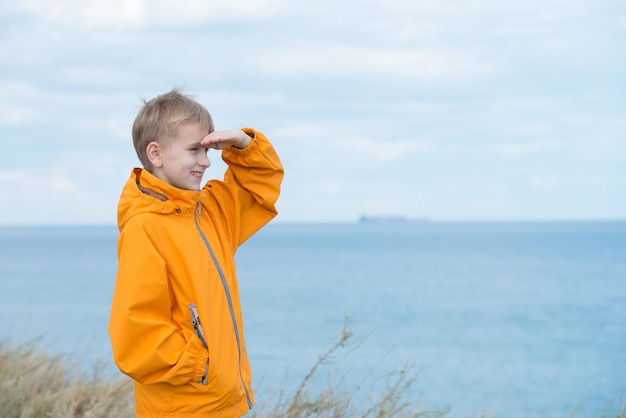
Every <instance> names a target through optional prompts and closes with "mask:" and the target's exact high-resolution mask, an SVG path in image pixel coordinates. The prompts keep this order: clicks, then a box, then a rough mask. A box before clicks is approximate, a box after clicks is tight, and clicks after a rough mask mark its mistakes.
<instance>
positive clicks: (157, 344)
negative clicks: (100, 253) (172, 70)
mask: <svg viewBox="0 0 626 418" xmlns="http://www.w3.org/2000/svg"><path fill="white" fill-rule="evenodd" d="M132 134H133V143H134V146H135V150H136V151H137V155H138V157H139V160H140V161H141V163H142V165H143V169H141V168H135V169H133V170H132V172H131V175H130V179H129V180H128V181H127V183H126V185H125V186H124V188H123V191H122V194H121V197H120V201H119V205H118V226H119V230H120V236H119V240H118V270H117V278H116V283H115V289H114V293H113V302H112V308H111V317H110V321H109V335H110V338H111V345H112V348H113V357H114V360H115V363H116V364H117V366H118V367H119V369H120V370H121V371H122V372H123V373H125V374H127V375H128V376H130V377H132V378H133V379H134V381H135V384H134V387H135V406H136V411H137V417H139V418H141V417H150V418H154V417H192V416H193V417H211V418H213V417H238V416H241V415H243V414H245V413H246V412H247V411H249V410H250V408H252V405H253V403H254V395H253V392H252V388H251V387H250V384H251V372H250V365H249V362H248V356H247V353H246V346H245V341H244V337H243V321H242V315H241V307H240V304H239V292H238V287H237V280H236V277H235V263H234V254H235V251H236V249H237V247H238V246H239V245H240V244H242V243H243V242H244V241H245V240H246V239H248V238H249V237H250V236H251V235H252V234H254V233H255V232H256V231H257V230H258V229H260V228H261V227H262V226H263V225H264V224H266V223H267V222H268V221H270V220H271V219H272V218H273V217H274V216H275V215H276V213H277V212H276V209H275V206H274V204H275V202H276V200H277V199H278V195H279V192H280V183H281V180H282V177H283V168H282V165H281V162H280V160H279V158H278V156H277V154H276V152H275V151H274V149H273V147H272V146H271V144H270V143H269V141H268V140H267V139H266V138H265V136H264V135H263V134H261V133H260V132H257V131H255V130H253V129H250V128H244V129H242V130H233V131H214V130H213V121H212V119H211V116H210V114H209V112H208V111H207V110H206V109H205V108H204V107H203V106H201V105H200V104H198V103H197V102H195V101H194V100H192V99H191V98H190V97H189V96H185V95H183V94H182V93H181V92H180V91H178V90H172V91H170V92H169V93H166V94H163V95H161V96H158V97H156V98H154V99H152V100H150V101H148V102H146V103H145V104H144V106H143V107H142V109H141V110H140V111H139V113H138V115H137V117H136V119H135V122H134V124H133V132H132ZM209 148H213V149H221V150H223V151H222V159H223V160H224V161H225V162H226V164H227V165H228V169H227V170H226V173H225V174H224V180H223V181H217V180H211V181H209V182H207V183H206V184H205V185H204V187H202V188H201V182H202V176H203V174H204V172H205V170H206V169H207V168H208V167H209V166H210V162H209V159H208V156H207V151H208V149H209Z"/></svg>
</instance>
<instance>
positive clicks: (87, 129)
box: [0, 0, 626, 225]
mask: <svg viewBox="0 0 626 418" xmlns="http://www.w3.org/2000/svg"><path fill="white" fill-rule="evenodd" d="M174 87H183V88H184V92H185V93H187V94H190V95H193V96H194V97H195V98H196V100H198V101H199V102H200V103H202V104H203V105H204V106H205V107H206V108H207V109H208V110H209V111H210V112H211V114H212V116H213V119H214V121H215V125H216V129H234V128H240V127H245V126H251V127H253V128H255V129H257V130H259V131H261V132H263V133H265V134H266V135H267V136H268V137H269V138H270V140H271V141H272V143H273V144H274V146H275V147H276V149H277V151H278V152H279V155H280V156H281V160H282V162H283V164H284V166H285V179H284V182H283V187H282V194H281V197H280V200H279V202H278V205H277V207H278V210H279V215H278V217H277V218H276V222H356V221H357V220H358V219H359V217H360V216H362V215H367V216H404V217H408V218H420V219H421V218H424V217H426V218H429V219H431V220H433V221H444V222H445V221H509V220H520V221H527V220H530V221H534V220H540V221H544V220H612V219H625V218H626V3H625V2H623V1H621V0H619V1H618V0H615V1H612V0H607V1H604V0H567V1H566V0H509V1H501V0H438V1H432V0H429V1H425V0H360V1H356V0H332V1H329V0H318V1H309V0H306V1H305V0H227V1H221V0H220V1H211V0H208V1H207V0H176V1H159V0H154V1H145V0H111V1H107V2H103V1H92V0H76V1H74V0H57V1H54V2H50V1H47V0H22V1H20V2H14V1H8V0H0V144H1V145H2V152H0V196H2V197H1V203H0V225H26V224H115V222H116V206H117V201H118V198H119V194H120V191H121V188H122V186H123V184H124V182H125V181H126V179H127V178H128V177H129V175H130V171H131V169H132V168H133V167H135V166H138V165H139V161H138V159H137V157H136V154H135V152H134V149H133V147H132V140H131V135H130V130H131V126H132V123H133V120H134V118H135V116H136V114H137V111H138V110H139V108H140V106H141V104H142V99H151V98H153V97H155V96H157V95H159V94H161V93H164V92H167V91H169V90H171V89H172V88H174ZM209 156H210V158H211V160H212V163H213V166H212V167H211V168H210V169H209V173H208V175H207V176H206V177H205V180H208V178H209V177H216V178H220V177H221V176H222V173H223V170H224V167H225V166H224V165H223V163H221V161H220V156H219V152H218V151H210V152H209Z"/></svg>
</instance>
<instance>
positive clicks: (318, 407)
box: [0, 321, 626, 418]
mask: <svg viewBox="0 0 626 418" xmlns="http://www.w3.org/2000/svg"><path fill="white" fill-rule="evenodd" d="M362 341H363V339H356V342H355V338H354V335H353V332H352V330H351V327H350V326H349V324H348V321H346V325H345V326H344V329H343V331H342V332H341V334H340V335H339V337H338V338H337V340H336V342H335V343H333V344H332V345H331V346H330V348H328V349H327V350H326V351H324V352H323V353H322V354H321V355H320V357H319V359H318V361H317V362H316V363H315V364H314V365H313V367H312V368H311V369H310V371H309V373H308V374H307V375H306V376H304V378H303V379H302V381H301V383H300V385H299V386H298V387H297V389H296V390H295V392H294V394H293V395H289V396H286V395H285V392H284V391H281V392H279V395H278V396H277V397H276V399H275V400H272V401H270V402H269V403H266V404H263V405H257V406H256V407H255V409H254V410H253V411H252V412H251V413H250V414H249V417H251V418H266V417H272V418H308V417H315V418H414V417H433V418H434V417H444V416H446V415H448V413H449V412H450V410H449V408H445V409H444V410H440V411H428V410H424V409H423V408H422V407H421V406H420V404H419V403H417V402H415V401H413V400H411V399H409V398H408V397H407V394H408V393H409V392H410V388H411V387H412V385H413V384H414V382H415V381H416V379H417V378H418V375H419V373H418V372H415V371H414V370H413V368H412V367H410V366H406V367H404V368H402V369H400V370H394V371H391V372H390V373H388V374H387V375H386V377H385V379H382V381H381V382H382V384H379V385H377V387H382V389H380V390H378V391H377V393H376V395H372V394H370V395H368V396H367V399H368V401H367V402H362V401H355V399H356V398H357V397H356V396H355V395H356V393H357V392H358V391H359V390H360V387H359V386H356V387H346V385H345V382H344V379H343V378H340V379H338V380H337V379H334V381H331V382H329V383H328V384H327V385H326V387H325V388H323V389H322V390H316V388H315V384H314V382H315V380H316V379H315V377H316V375H318V374H319V368H320V367H321V366H324V365H326V364H327V363H329V362H331V361H332V360H333V359H334V358H335V357H336V356H337V355H338V354H339V353H340V352H344V351H348V354H349V352H350V351H351V349H354V347H355V346H358V345H359V344H360V343H361V342H362ZM75 370H81V369H80V367H72V365H71V364H70V363H69V362H68V360H67V358H66V357H63V356H52V355H49V354H47V353H46V352H45V351H43V350H39V349H37V346H36V344H34V343H33V344H26V345H23V346H18V347H16V346H14V345H11V344H7V343H6V342H0V417H1V418H79V417H80V418H131V417H134V416H135V414H134V403H133V395H132V393H133V392H132V382H131V381H130V380H129V379H127V378H124V379H117V380H111V379H106V378H103V377H102V373H99V370H98V368H96V369H95V370H94V371H93V372H92V373H91V374H90V375H85V374H79V373H77V372H76V371H75ZM317 377H319V376H317ZM381 382H377V383H381ZM361 398H362V396H361ZM623 401H624V400H623V399H620V402H619V406H618V407H617V408H614V407H613V405H611V404H607V405H606V407H605V409H604V411H599V412H598V415H597V417H599V418H626V405H624V402H623ZM577 409H578V408H574V409H573V411H572V412H571V413H570V414H569V418H578V417H579V416H580V415H579V414H578V413H577ZM609 411H615V412H609ZM491 415H492V413H491V412H490V413H489V414H488V415H486V416H487V417H490V416H491ZM518 416H522V415H518Z"/></svg>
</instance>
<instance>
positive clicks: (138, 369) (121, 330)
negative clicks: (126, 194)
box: [109, 216, 208, 385]
mask: <svg viewBox="0 0 626 418" xmlns="http://www.w3.org/2000/svg"><path fill="white" fill-rule="evenodd" d="M156 233H158V232H154V233H153V234H156ZM152 238H153V237H152V236H151V234H150V232H149V231H147V230H146V228H145V227H144V226H143V224H142V222H141V216H138V217H135V218H133V219H131V220H130V221H129V222H128V224H127V225H126V226H125V227H124V230H123V231H122V233H121V234H120V238H119V241H118V259H119V264H118V271H117V277H116V283H115V289H114V292H113V301H112V308H111V315H110V320H109V336H110V339H111V346H112V349H113V358H114V360H115V363H116V364H117V366H118V367H119V369H120V370H121V371H122V372H123V373H125V374H127V375H128V376H130V377H131V378H133V379H134V380H136V381H138V382H140V383H144V384H147V383H156V382H168V383H170V384H173V385H182V384H186V383H189V382H200V381H201V380H202V375H203V374H204V367H205V364H206V362H207V359H208V351H207V350H206V349H205V348H204V347H203V346H202V344H201V342H200V340H199V339H198V338H197V337H196V336H195V334H194V333H193V331H191V330H182V329H180V328H179V327H177V326H176V325H175V324H174V322H173V321H172V318H171V305H172V300H171V296H170V286H169V284H168V279H167V271H166V267H165V262H164V260H163V258H162V257H161V255H160V254H159V253H158V251H157V250H156V248H155V247H154V245H153V243H152Z"/></svg>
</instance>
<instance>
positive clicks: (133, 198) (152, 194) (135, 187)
mask: <svg viewBox="0 0 626 418" xmlns="http://www.w3.org/2000/svg"><path fill="white" fill-rule="evenodd" d="M201 194H202V193H201V192H200V191H194V190H183V189H179V188H177V187H174V186H172V185H170V184H167V183H166V182H164V181H163V180H161V179H159V178H157V177H155V176H154V175H153V174H151V173H150V172H149V171H147V170H145V169H142V168H134V169H133V170H132V171H131V173H130V178H129V179H128V181H126V184H125V185H124V188H123V189H122V194H121V196H120V200H119V203H118V206H117V225H118V228H119V230H120V231H122V230H123V229H124V226H126V224H127V223H128V221H129V220H130V219H131V218H132V217H133V216H135V215H138V214H141V213H157V214H169V213H175V212H176V213H185V212H192V211H193V210H194V208H195V206H196V205H197V202H199V201H200V197H201Z"/></svg>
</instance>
